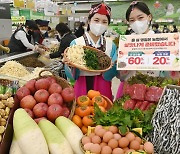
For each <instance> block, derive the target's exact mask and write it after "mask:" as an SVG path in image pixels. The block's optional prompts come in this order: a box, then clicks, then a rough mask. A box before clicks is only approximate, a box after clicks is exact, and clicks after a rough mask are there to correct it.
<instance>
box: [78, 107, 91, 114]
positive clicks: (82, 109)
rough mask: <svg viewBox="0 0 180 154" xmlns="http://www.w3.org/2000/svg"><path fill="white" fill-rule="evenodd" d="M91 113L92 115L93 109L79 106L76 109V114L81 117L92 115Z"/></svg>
mask: <svg viewBox="0 0 180 154" xmlns="http://www.w3.org/2000/svg"><path fill="white" fill-rule="evenodd" d="M90 113H91V108H90V107H89V106H79V107H76V109H75V114H76V115H78V116H80V117H84V116H87V115H90Z"/></svg>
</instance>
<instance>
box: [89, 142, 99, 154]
mask: <svg viewBox="0 0 180 154" xmlns="http://www.w3.org/2000/svg"><path fill="white" fill-rule="evenodd" d="M90 151H91V152H92V153H96V154H99V153H100V152H101V146H100V145H99V144H92V145H91V147H90Z"/></svg>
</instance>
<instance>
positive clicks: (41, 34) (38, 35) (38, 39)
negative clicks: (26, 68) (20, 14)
mask: <svg viewBox="0 0 180 154" xmlns="http://www.w3.org/2000/svg"><path fill="white" fill-rule="evenodd" d="M35 22H36V24H37V26H38V30H36V31H35V32H34V34H33V38H34V42H35V43H39V44H42V42H43V40H44V39H45V38H47V37H48V25H49V21H46V20H41V19H37V20H35Z"/></svg>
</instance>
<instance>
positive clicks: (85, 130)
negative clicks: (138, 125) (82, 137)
mask: <svg viewBox="0 0 180 154" xmlns="http://www.w3.org/2000/svg"><path fill="white" fill-rule="evenodd" d="M81 130H82V132H83V134H86V133H87V132H88V128H87V127H86V126H82V128H81Z"/></svg>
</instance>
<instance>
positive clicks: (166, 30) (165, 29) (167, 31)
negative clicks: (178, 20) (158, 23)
mask: <svg viewBox="0 0 180 154" xmlns="http://www.w3.org/2000/svg"><path fill="white" fill-rule="evenodd" d="M169 32H170V30H169V29H168V28H167V25H164V27H163V33H169Z"/></svg>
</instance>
